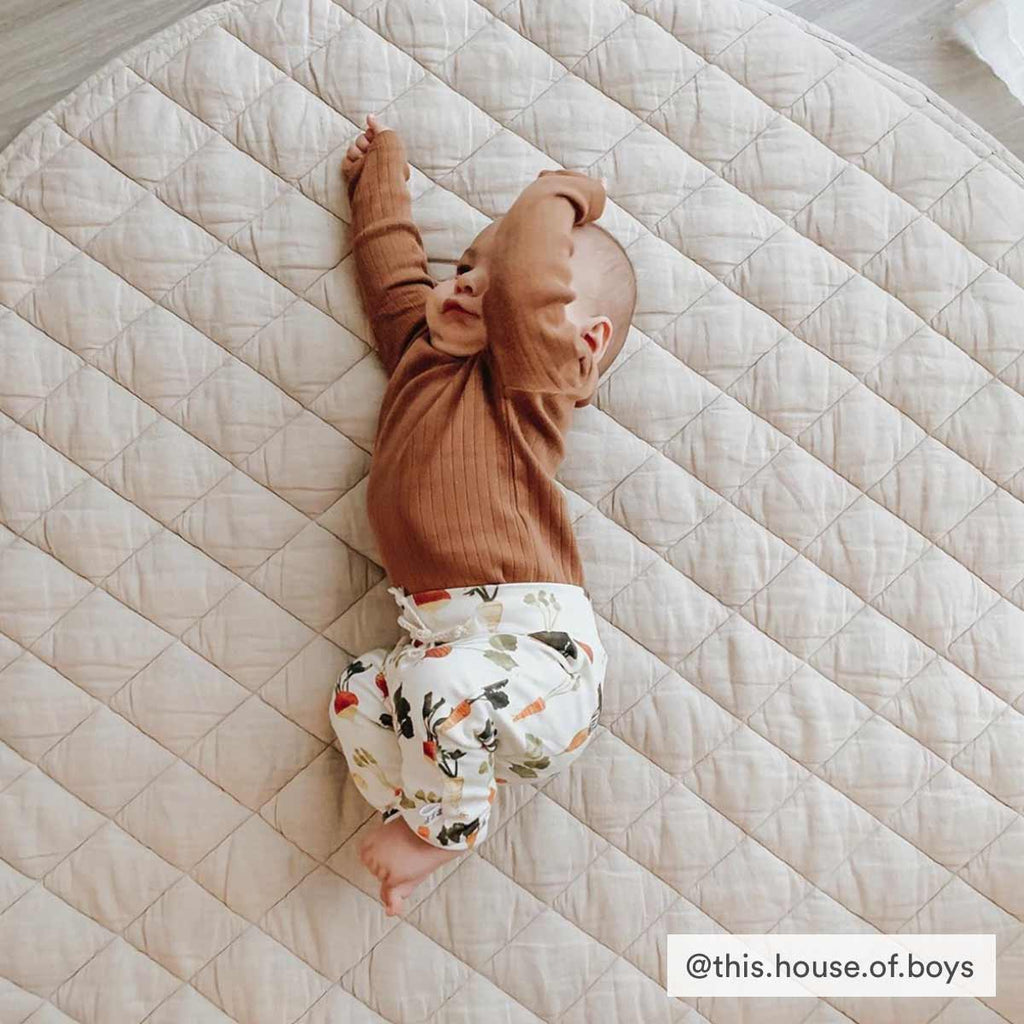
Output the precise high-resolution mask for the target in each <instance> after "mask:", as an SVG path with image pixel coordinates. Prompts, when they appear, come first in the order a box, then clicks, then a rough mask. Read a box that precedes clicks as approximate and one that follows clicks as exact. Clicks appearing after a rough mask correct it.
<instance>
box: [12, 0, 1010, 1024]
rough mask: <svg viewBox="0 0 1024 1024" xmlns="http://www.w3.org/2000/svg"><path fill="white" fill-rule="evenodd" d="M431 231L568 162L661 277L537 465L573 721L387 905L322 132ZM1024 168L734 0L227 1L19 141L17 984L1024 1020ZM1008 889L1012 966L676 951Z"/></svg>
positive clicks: (173, 1017) (934, 909)
mask: <svg viewBox="0 0 1024 1024" xmlns="http://www.w3.org/2000/svg"><path fill="white" fill-rule="evenodd" d="M368 111H377V112H379V113H380V114H381V117H382V120H383V121H384V122H385V123H387V124H390V125H393V126H395V127H397V128H399V129H400V130H401V131H402V132H403V134H404V137H405V139H406V142H407V146H408V153H409V159H410V163H411V164H412V165H413V171H412V177H411V179H410V187H411V190H412V193H413V197H414V212H415V216H416V219H417V222H418V223H419V225H420V226H421V229H422V233H423V237H424V241H425V244H426V247H427V250H428V253H429V256H430V258H431V260H432V261H434V262H433V263H432V270H433V271H434V272H435V274H437V275H442V274H447V273H450V272H451V267H449V266H447V265H446V264H445V263H444V262H443V261H445V260H448V259H454V258H455V257H457V255H458V253H459V251H460V250H461V248H462V247H463V246H464V245H465V244H466V243H467V241H468V240H469V239H470V238H472V236H473V235H474V234H475V233H476V232H477V231H478V230H479V229H480V228H481V227H482V226H483V225H484V224H486V223H487V221H488V219H489V218H491V217H493V216H496V215H498V214H500V213H502V212H504V210H505V209H507V207H508V205H509V204H510V203H511V202H512V200H513V199H514V197H515V196H516V195H517V194H518V192H519V191H520V190H521V189H522V187H523V186H524V184H525V183H527V182H528V181H530V180H532V179H533V178H534V177H535V176H536V174H537V172H538V171H539V170H540V169H543V168H544V167H550V166H567V167H573V168H587V169H589V170H590V171H591V172H592V173H594V174H598V175H604V176H605V177H606V178H607V180H608V190H609V202H608V208H607V211H606V214H605V217H604V218H603V219H602V223H603V224H604V225H606V226H607V227H608V228H609V229H610V230H612V231H613V232H614V233H615V234H616V236H617V237H618V238H620V239H621V240H622V242H623V243H624V244H625V245H627V246H628V248H629V252H630V254H631V256H632V258H633V261H634V264H635V266H636V268H637V273H638V278H639V287H640V297H639V304H638V309H637V315H636V319H635V324H634V329H633V331H632V332H631V335H630V338H629V340H628V342H627V346H626V348H625V349H624V350H623V352H622V353H621V355H620V358H619V360H618V361H617V363H616V366H615V368H614V369H613V371H612V372H611V373H610V374H609V375H608V376H607V377H606V379H605V380H604V383H603V385H602V388H601V391H600V401H599V404H598V406H597V407H590V408H586V409H583V410H579V411H578V412H577V414H576V421H575V424H576V425H575V427H574V429H573V432H572V435H571V437H570V445H569V456H568V458H567V460H566V462H565V464H564V466H563V468H562V471H561V473H560V475H559V481H560V483H561V484H563V485H564V487H565V490H566V495H567V499H568V501H569V502H570V508H571V510H572V511H573V514H574V516H575V521H576V528H577V534H578V537H579V540H580V544H581V550H582V552H583V554H584V558H585V562H586V567H587V578H588V586H589V589H590V591H591V593H592V594H593V596H594V600H595V605H596V608H597V611H598V613H599V615H600V625H601V629H602V638H603V640H604V642H605V645H606V647H607V649H608V651H609V653H610V655H611V666H610V668H609V673H608V682H607V684H606V692H605V698H604V714H603V718H602V727H601V729H600V731H599V734H598V735H597V736H596V737H595V739H594V741H593V743H592V745H591V747H590V748H589V750H588V753H587V756H586V757H585V758H583V759H582V760H581V761H580V762H579V763H578V764H577V766H575V767H574V768H573V770H572V771H571V772H569V773H567V774H566V775H564V776H561V777H559V778H557V779H555V780H553V781H552V782H551V783H550V784H548V785H547V786H545V787H544V788H543V789H542V790H539V791H538V790H533V789H530V788H528V787H526V788H523V789H517V790H512V789H510V790H508V791H506V792H503V794H502V801H503V803H501V804H500V806H499V809H498V813H497V815H496V818H497V820H496V822H495V824H494V826H493V828H492V834H491V836H490V838H489V839H488V842H487V843H486V844H484V846H483V847H481V848H480V849H479V850H477V851H474V852H473V853H472V854H470V855H469V856H467V857H463V858H460V859H457V860H455V861H453V862H451V864H450V865H448V866H447V867H446V868H445V869H444V870H442V871H441V872H440V873H439V874H438V875H437V876H435V877H434V878H432V879H431V880H430V882H429V883H427V884H424V885H423V886H422V887H421V888H420V890H418V891H417V893H416V894H415V898H414V899H413V900H412V908H411V909H410V910H409V912H408V913H407V915H406V916H405V917H404V919H393V918H386V917H385V916H384V914H383V912H382V909H381V907H380V905H379V903H378V902H377V899H376V894H377V885H376V882H375V880H374V879H373V878H372V877H371V876H370V875H369V874H368V873H367V872H366V871H365V870H364V869H363V868H362V865H361V864H360V862H359V860H358V856H357V855H356V852H355V847H356V843H357V841H358V837H359V836H360V835H361V832H362V830H364V829H365V828H367V827H372V826H373V825H374V821H375V819H374V817H373V815H372V812H371V810H370V808H369V806H368V805H367V804H366V803H364V802H363V800H362V798H361V797H360V796H359V793H358V791H357V790H356V789H355V787H354V786H353V785H352V784H351V782H350V780H349V779H348V777H347V774H346V770H345V767H344V759H343V757H342V755H341V754H340V753H339V751H338V749H337V747H336V745H335V744H333V743H332V742H331V741H332V733H331V730H330V726H329V723H328V720H327V698H328V694H329V690H330V687H331V685H332V683H333V681H334V679H335V677H336V675H337V673H338V672H339V670H340V669H342V668H343V667H344V666H345V665H346V664H347V662H348V660H349V659H350V657H352V656H355V655H356V654H358V653H360V652H361V651H363V650H365V649H367V648H369V647H372V646H375V645H377V644H379V643H390V642H392V641H393V640H395V639H396V638H397V635H398V634H397V626H396V624H395V615H396V609H395V606H394V602H393V601H392V600H391V598H390V596H389V595H388V593H387V586H388V581H387V579H386V578H385V577H384V574H383V572H382V570H381V568H380V565H379V559H378V557H377V553H376V551H375V548H374V542H373V538H372V536H371V535H370V533H369V531H368V528H367V520H366V509H365V480H366V473H367V468H368V464H369V460H370V452H371V448H372V442H373V434H374V427H375V421H376V413H377V407H378V403H379V400H380V397H381V393H382V390H383V387H384V383H385V381H384V376H383V373H382V371H381V368H380V364H379V362H378V360H377V357H376V355H375V354H374V352H373V350H372V348H371V344H372V338H371V336H370V333H369V330H368V325H367V321H366V319H365V317H364V315H363V312H362V310H361V307H360V302H359V298H358V294H357V289H356V279H355V275H354V271H353V265H352V254H351V246H350V243H349V226H348V221H349V210H348V207H347V204H346V201H345V197H344V195H343V190H342V182H341V178H340V174H339V164H340V160H341V157H342V155H343V153H344V149H345V147H346V146H347V145H348V144H349V142H350V141H351V140H352V139H353V138H354V136H355V135H356V134H357V133H358V132H359V131H360V130H361V128H362V126H363V124H364V117H365V114H366V113H367V112H368ZM1022 324H1024V166H1022V165H1021V164H1020V162H1018V161H1016V160H1015V159H1014V158H1013V157H1012V156H1011V155H1010V154H1009V153H1007V152H1006V151H1005V150H1004V149H1002V147H1000V146H999V145H998V144H997V143H995V142H994V141H993V140H992V139H991V138H989V137H988V136H986V135H985V134H984V133H983V132H982V131H981V129H979V128H978V127H977V126H975V125H973V124H972V123H970V122H968V121H966V120H965V118H963V116H962V115H960V114H958V113H957V112H956V111H955V110H952V109H951V108H949V107H947V106H946V105H945V104H944V103H943V102H942V101H941V100H939V99H938V98H937V97H935V96H934V95H933V94H931V93H928V92H926V91H925V90H924V89H922V88H921V87H920V86H918V85H917V84H916V83H914V82H913V81H911V80H909V79H905V78H903V77H901V76H899V75H898V74H897V73H896V72H894V71H892V70H891V69H887V68H885V67H883V66H882V65H879V64H877V63H876V62H874V61H873V60H871V59H870V58H868V57H866V56H865V55H863V54H861V53H858V52H855V51H851V50H850V48H849V47H848V46H846V45H844V44H842V43H841V42H840V41H839V40H838V39H836V38H835V37H832V36H828V35H826V34H824V33H822V32H820V31H818V30H816V29H812V28H811V27H810V26H808V25H806V24H805V23H804V22H802V21H800V20H799V19H797V18H794V17H792V16H790V15H789V14H787V13H785V12H782V11H779V10H777V9H775V8H774V7H771V6H770V5H768V4H766V3H761V2H760V0H714V2H711V0H630V3H623V2H621V0H586V2H583V3H581V4H572V3H569V2H568V0H513V2H507V0H444V2H442V3H437V2H427V0H379V2H372V0H342V2H341V3H340V4H335V3H333V2H331V0H265V2H253V0H232V2H229V3H226V4H222V5H220V6H217V7H212V8H209V9H207V10H205V11H203V12H202V13H200V14H198V15H195V16H193V17H192V18H190V19H188V20H186V21H185V22H182V23H181V24H179V25H177V26H175V27H174V28H172V29H170V30H168V31H166V32H164V33H162V34H161V35H159V36H157V37H155V38H154V39H152V40H150V41H149V42H148V43H147V44H146V45H144V46H142V47H140V48H138V49H136V50H134V51H132V52H130V53H129V54H127V55H125V57H124V58H122V59H120V60H117V61H115V62H113V63H112V64H110V65H109V66H107V67H106V68H105V69H104V70H103V71H101V72H100V73H98V74H97V75H96V76H94V77H93V78H91V79H90V80H89V81H88V82H86V83H85V84H84V85H83V86H82V87H81V88H80V89H79V90H77V91H76V92H75V93H74V94H73V95H72V96H71V97H69V98H68V99H67V100H65V101H63V102H62V103H60V104H58V105H57V106H56V107H55V108H54V109H53V110H52V111H50V112H49V113H48V114H47V115H44V116H43V117H42V118H41V119H39V120H38V121H37V122H35V123H34V124H33V125H32V126H31V127H30V128H28V129H27V130H26V131H25V132H24V133H22V135H21V136H19V138H18V139H17V140H16V141H15V142H14V143H13V144H12V145H11V146H10V147H9V148H8V149H7V150H6V151H5V152H4V153H3V154H2V156H0V739H2V743H0V1024H22V1022H30V1024H64V1022H67V1021H78V1022H81V1024H136V1022H140V1021H143V1020H145V1021H147V1022H149V1024H218V1022H224V1021H232V1020H233V1021H238V1022H243V1024H293V1022H298V1024H333V1022H349V1021H352V1022H356V1024H365V1022H380V1021H393V1022H406V1021H429V1022H434V1024H442V1022H444V1024H448V1022H466V1024H469V1022H477V1021H488V1022H496V1021H502V1022H509V1024H528V1022H537V1021H559V1022H564V1024H584V1022H588V1024H589V1022H591V1021H594V1022H605V1021H622V1022H629V1024H632V1022H634V1021H640V1020H643V1021H656V1022H665V1024H705V1022H710V1024H732V1022H743V1024H753V1022H757V1024H797V1022H799V1024H840V1022H844V1024H845V1022H848V1021H857V1022H865V1024H867V1022H872V1024H874V1022H896V1021H899V1022H900V1024H917V1022H920V1024H924V1022H931V1024H1004V1022H1011V1024H1021V1022H1024V923H1022V921H1024V883H1022V863H1024V818H1022V812H1024V770H1022V766H1024V355H1022V353H1024V330H1022ZM723 930H724V931H728V932H766V931H771V930H777V931H783V932H872V931H880V932H900V931H910V932H985V933H995V935H996V936H997V949H998V954H999V959H998V971H999V975H998V977H999V994H998V996H996V997H991V998H984V999H975V1000H970V999H968V1000H962V999H961V1000H945V999H916V1000H904V999H895V1000H888V999H869V998H863V999H849V998H844V999H839V998H835V999H825V998H823V999H816V998H814V999H793V1000H766V999H752V1000H751V999H738V998H732V999H726V998H718V999H703V1000H696V999H690V1000H685V999H670V998H668V997H667V996H666V995H665V992H664V981H665V962H664V959H665V948H666V941H665V936H666V935H667V934H668V933H670V932H715V931H723Z"/></svg>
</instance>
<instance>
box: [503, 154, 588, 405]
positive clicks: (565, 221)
mask: <svg viewBox="0 0 1024 1024" xmlns="http://www.w3.org/2000/svg"><path fill="white" fill-rule="evenodd" d="M604 206H605V188H604V184H603V182H602V181H601V180H598V179H597V178H591V177H589V176H588V175H586V174H583V173H581V172H580V171H567V170H555V171H541V172H540V174H539V175H538V176H537V179H536V180H535V181H533V182H531V183H530V184H529V185H527V186H526V188H525V189H523V191H522V193H521V194H520V195H519V197H518V198H517V199H516V201H515V202H514V203H513V204H512V206H511V208H510V209H509V211H508V212H507V213H506V214H505V215H504V217H502V218H501V221H500V222H499V224H498V229H497V232H496V233H495V236H494V241H493V244H492V251H493V255H492V256H491V260H490V276H489V283H488V287H487V291H486V292H485V293H484V298H483V317H484V321H485V323H486V325H487V336H488V339H489V349H490V354H491V358H492V360H493V362H494V365H495V366H496V368H497V370H498V375H499V377H500V379H501V382H502V386H503V387H504V389H505V391H506V392H509V391H526V392H541V393H548V394H552V393H558V394H566V395H572V396H576V397H582V396H584V395H589V394H590V393H591V392H592V391H593V390H594V388H595V387H596V382H597V377H598V367H597V364H596V363H595V362H594V360H593V358H592V353H591V352H590V349H589V348H588V347H587V346H586V344H584V343H582V342H579V341H578V339H577V331H576V327H575V325H574V324H573V323H572V322H571V321H570V320H569V319H568V318H567V316H566V307H567V306H568V305H569V304H570V303H571V302H573V300H574V299H575V298H576V293H575V292H574V291H573V289H572V287H571V281H572V270H571V266H570V258H571V256H572V252H573V241H572V229H573V227H574V226H578V225H581V224H586V223H589V222H590V221H594V220H597V219H598V218H599V217H600V216H601V214H602V213H603V212H604Z"/></svg>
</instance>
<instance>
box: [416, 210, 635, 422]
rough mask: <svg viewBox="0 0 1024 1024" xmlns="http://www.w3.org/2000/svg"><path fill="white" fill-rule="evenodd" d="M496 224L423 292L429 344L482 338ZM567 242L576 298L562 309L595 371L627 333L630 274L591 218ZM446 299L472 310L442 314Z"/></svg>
mask: <svg viewBox="0 0 1024 1024" xmlns="http://www.w3.org/2000/svg"><path fill="white" fill-rule="evenodd" d="M499 220H500V218H499ZM497 227H498V220H495V221H493V222H492V223H490V224H488V225H487V227H485V228H484V229H483V231H481V232H480V233H479V234H478V235H477V236H476V238H474V239H473V241H472V243H471V244H470V245H469V246H468V247H467V248H466V249H465V250H464V251H463V253H462V257H461V259H460V261H459V264H458V266H457V267H456V272H455V275H454V276H453V277H450V278H447V279H446V280H444V281H439V282H438V283H437V284H436V285H435V286H434V289H433V291H432V293H431V294H430V295H429V296H428V297H427V324H428V326H429V328H430V334H431V344H432V345H433V346H434V347H435V348H437V349H439V350H440V351H442V352H447V353H448V354H450V355H456V356H467V355H472V354H473V353H474V352H479V351H481V350H482V349H483V348H484V347H485V346H486V344H487V335H486V328H485V327H484V321H483V316H482V309H483V296H484V292H485V291H486V290H487V285H488V272H489V261H490V256H491V245H492V243H493V240H494V236H495V233H496V231H497ZM572 242H573V253H572V257H571V259H570V261H569V268H570V272H571V275H572V280H571V284H570V287H571V288H572V290H573V291H574V292H575V293H576V298H575V300H574V301H573V302H571V303H570V304H569V305H568V306H567V307H566V310H565V315H566V317H567V318H568V319H569V320H570V321H571V322H572V323H573V324H575V325H576V329H577V331H578V333H579V336H580V337H581V338H582V339H583V340H584V342H585V344H586V345H587V346H588V347H589V348H590V350H591V352H593V353H594V359H595V360H596V361H597V363H598V370H599V372H600V373H604V372H605V370H607V369H608V367H609V366H611V364H612V363H613V362H614V361H615V357H616V356H617V355H618V354H619V349H621V348H622V343H623V342H624V341H625V340H626V335H627V334H628V333H629V325H630V321H631V320H632V319H633V310H634V309H635V307H636V274H635V273H634V271H633V265H632V263H630V260H629V257H628V256H627V255H626V252H625V250H624V249H623V248H622V246H621V245H620V244H619V242H618V241H617V240H616V238H615V237H614V236H613V235H611V234H610V233H609V232H608V231H606V230H605V229H604V228H602V227H599V226H598V225H597V224H595V223H593V222H590V223H588V224H583V225H580V226H578V227H574V228H573V229H572ZM448 299H455V300H456V301H458V302H459V303H460V304H461V305H463V306H465V307H466V309H468V310H469V312H470V314H475V315H464V314H462V313H458V312H450V311H449V312H447V313H444V314H442V312H441V310H442V308H443V307H444V304H445V302H446V301H447V300H448ZM577 404H578V405H586V404H588V403H587V402H578V403H577Z"/></svg>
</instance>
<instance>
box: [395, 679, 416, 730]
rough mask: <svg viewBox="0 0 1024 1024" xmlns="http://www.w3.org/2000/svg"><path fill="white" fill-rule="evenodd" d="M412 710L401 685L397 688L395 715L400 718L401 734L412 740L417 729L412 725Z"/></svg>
mask: <svg viewBox="0 0 1024 1024" xmlns="http://www.w3.org/2000/svg"><path fill="white" fill-rule="evenodd" d="M411 710H412V709H411V708H410V707H409V702H408V701H407V700H406V699H405V697H404V696H403V695H402V687H401V685H399V687H398V689H397V690H395V717H396V718H397V719H398V733H399V735H401V736H404V737H405V738H406V739H407V740H411V739H412V738H413V736H415V735H416V730H415V729H413V727H412V719H411V718H410V717H409V712H410V711H411Z"/></svg>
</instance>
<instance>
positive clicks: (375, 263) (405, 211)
mask: <svg viewBox="0 0 1024 1024" xmlns="http://www.w3.org/2000/svg"><path fill="white" fill-rule="evenodd" d="M366 122H367V130H366V131H365V132H364V133H363V134H362V135H360V136H359V138H358V139H357V140H356V141H355V142H353V144H352V146H351V147H350V148H349V150H348V154H347V155H346V157H345V159H344V161H343V163H342V168H341V169H342V174H343V176H344V178H345V183H346V189H347V192H348V199H349V206H350V207H351V209H352V247H353V250H354V253H355V261H356V273H357V276H358V278H359V287H360V289H361V290H362V295H363V304H364V307H365V309H366V315H367V317H368V318H369V321H370V326H371V327H372V328H373V335H374V338H375V339H376V342H377V354H378V355H379V356H380V359H381V362H382V363H383V364H384V368H385V370H386V371H387V373H388V376H390V375H391V373H392V372H393V371H394V369H395V367H396V366H397V365H398V361H399V359H401V357H402V353H403V352H404V351H405V350H406V348H407V347H408V345H409V343H410V342H411V341H412V340H413V339H414V338H415V337H416V336H417V335H418V334H420V333H422V332H423V331H424V330H426V327H427V315H426V301H427V295H429V294H430V291H431V290H432V289H433V287H434V284H435V282H434V280H433V278H431V276H430V273H429V271H428V270H427V256H426V253H425V251H424V249H423V239H422V238H421V237H420V233H419V230H418V228H417V227H416V224H415V223H414V221H413V219H412V202H411V199H410V197H409V190H408V188H407V187H406V184H405V183H406V181H407V180H408V178H409V165H408V164H407V163H406V159H405V146H404V145H403V143H402V139H401V136H400V135H399V134H398V133H397V132H396V131H394V130H393V129H391V128H384V127H382V126H380V125H378V124H377V123H376V119H375V118H374V117H373V115H372V114H371V115H369V116H368V117H367V119H366Z"/></svg>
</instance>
